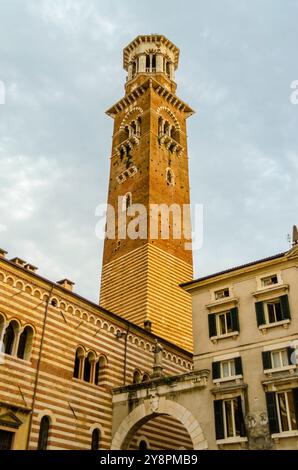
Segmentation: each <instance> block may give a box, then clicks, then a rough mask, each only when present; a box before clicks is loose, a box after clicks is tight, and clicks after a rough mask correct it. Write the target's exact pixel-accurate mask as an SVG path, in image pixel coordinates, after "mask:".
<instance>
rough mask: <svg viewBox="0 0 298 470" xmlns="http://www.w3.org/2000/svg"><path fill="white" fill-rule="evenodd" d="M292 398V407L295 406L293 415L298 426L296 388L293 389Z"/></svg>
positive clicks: (297, 396)
mask: <svg viewBox="0 0 298 470" xmlns="http://www.w3.org/2000/svg"><path fill="white" fill-rule="evenodd" d="M293 399H294V408H295V415H296V425H297V428H298V388H294V389H293Z"/></svg>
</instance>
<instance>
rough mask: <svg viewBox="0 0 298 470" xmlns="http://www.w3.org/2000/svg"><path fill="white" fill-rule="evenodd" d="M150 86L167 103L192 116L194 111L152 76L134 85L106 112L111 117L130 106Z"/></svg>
mask: <svg viewBox="0 0 298 470" xmlns="http://www.w3.org/2000/svg"><path fill="white" fill-rule="evenodd" d="M150 87H152V88H153V89H154V90H155V91H156V93H158V94H159V95H160V96H161V97H163V98H164V99H165V100H166V101H167V102H168V103H169V104H171V105H172V106H174V107H175V108H176V109H178V110H179V111H182V112H184V113H185V114H186V115H187V117H189V116H192V115H193V114H194V113H195V111H194V110H193V109H192V108H191V107H190V106H189V105H188V104H187V103H185V102H184V101H182V100H181V99H180V98H178V96H177V95H175V94H174V93H171V92H170V91H169V90H167V89H166V88H165V87H163V86H162V85H161V84H160V83H159V82H157V81H156V80H154V79H153V78H148V79H147V80H146V81H145V82H144V83H142V85H140V86H138V87H136V88H135V89H134V90H133V91H131V92H130V93H129V94H127V95H125V96H124V97H123V98H122V99H121V100H119V101H118V102H117V103H115V104H114V105H113V106H112V107H111V108H109V109H108V110H107V111H106V114H107V115H108V116H110V117H112V118H114V117H115V116H117V114H119V113H121V112H122V111H124V110H125V109H126V108H127V107H128V106H131V105H132V104H134V103H135V100H136V99H138V98H139V97H140V96H141V95H143V94H144V93H145V92H146V90H147V89H148V88H150Z"/></svg>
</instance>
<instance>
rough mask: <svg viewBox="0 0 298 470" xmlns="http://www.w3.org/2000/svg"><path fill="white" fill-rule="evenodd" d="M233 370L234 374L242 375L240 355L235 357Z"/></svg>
mask: <svg viewBox="0 0 298 470" xmlns="http://www.w3.org/2000/svg"><path fill="white" fill-rule="evenodd" d="M235 371H236V375H242V374H243V368H242V359H241V357H240V356H239V357H235Z"/></svg>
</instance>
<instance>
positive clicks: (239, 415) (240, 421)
mask: <svg viewBox="0 0 298 470" xmlns="http://www.w3.org/2000/svg"><path fill="white" fill-rule="evenodd" d="M237 402H238V407H237V410H236V413H235V426H236V429H237V431H239V433H240V436H241V437H245V436H246V429H245V422H244V416H243V410H242V400H241V397H240V396H239V397H237Z"/></svg>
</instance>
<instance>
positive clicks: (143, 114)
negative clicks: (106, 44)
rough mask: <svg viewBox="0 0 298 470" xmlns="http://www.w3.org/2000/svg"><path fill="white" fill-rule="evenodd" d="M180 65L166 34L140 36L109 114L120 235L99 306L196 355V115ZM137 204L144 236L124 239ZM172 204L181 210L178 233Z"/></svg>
mask: <svg viewBox="0 0 298 470" xmlns="http://www.w3.org/2000/svg"><path fill="white" fill-rule="evenodd" d="M178 62H179V49H178V48H177V47H176V46H175V45H174V44H173V43H172V42H171V41H169V40H168V39H167V38H165V37H164V36H162V35H157V34H153V35H144V36H138V37H137V38H136V39H135V40H134V41H132V42H131V43H130V44H129V45H128V46H127V47H126V48H125V49H124V53H123V66H124V69H125V70H126V71H127V74H128V75H127V81H126V84H125V95H124V97H123V98H122V99H121V100H120V101H118V102H117V103H116V104H115V105H114V106H112V107H111V108H110V109H109V110H108V111H107V114H108V115H109V116H111V117H112V118H113V119H114V132H113V143H112V155H111V166H110V181H109V193H108V204H109V206H111V207H113V208H114V210H115V215H116V223H115V232H116V237H115V238H112V237H109V236H107V237H106V239H105V243H104V254H103V269H102V280H101V294H100V304H101V306H102V307H105V308H106V309H109V310H111V311H113V312H115V313H117V314H119V315H121V316H123V317H125V318H126V319H128V320H130V321H132V322H134V323H136V324H138V325H140V326H142V327H145V328H152V331H153V332H154V333H155V334H157V335H159V336H161V337H164V338H165V339H168V340H170V341H172V342H174V343H176V344H178V345H179V346H181V347H184V348H186V349H191V348H192V328H191V300H190V296H189V294H188V293H187V292H185V291H184V290H182V289H181V288H180V287H179V284H180V283H182V282H186V281H189V280H191V279H192V275H193V267H192V251H191V249H190V247H191V245H190V242H191V240H190V238H191V237H190V235H189V233H187V232H189V230H185V226H183V220H186V219H187V217H184V215H185V212H186V211H187V208H189V203H190V195H189V175H188V157H187V136H186V119H187V118H188V117H189V116H190V115H192V114H193V110H192V109H191V108H190V107H189V106H188V105H187V104H186V103H184V102H183V101H182V100H181V99H180V98H179V97H178V96H177V95H176V83H175V81H174V80H175V70H176V69H177V67H178ZM119 198H120V199H121V200H122V203H120V204H119V200H120V199H119ZM135 204H138V205H142V207H143V208H145V209H146V213H145V214H144V212H142V214H141V215H140V220H141V223H142V222H143V223H145V224H146V225H147V231H146V233H145V236H144V233H143V235H142V236H140V237H129V236H123V233H122V234H121V235H119V232H120V231H121V230H118V229H119V225H120V222H119V221H120V219H121V217H122V219H121V220H123V212H124V213H125V218H126V221H127V223H128V224H129V222H130V221H131V220H132V219H133V216H132V215H131V214H129V209H132V208H133V207H134V205H135ZM161 205H163V210H161V212H160V213H159V212H158V211H159V209H161ZM173 205H174V206H175V209H176V212H177V210H178V212H179V210H180V211H181V219H180V220H181V230H180V232H181V233H180V235H179V234H178V235H177V230H176V229H177V220H178V219H177V218H176V219H175V218H174V215H173V212H172V209H173V207H174V206H173ZM167 209H168V214H167ZM126 210H128V214H126ZM152 214H154V217H151V215H152ZM153 225H154V227H153ZM162 227H163V229H165V230H163V229H162ZM166 229H168V234H167V233H166V232H167V230H166ZM188 229H189V227H188ZM156 235H157V236H156ZM187 245H188V249H186V246H187ZM189 245H190V247H189Z"/></svg>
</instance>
